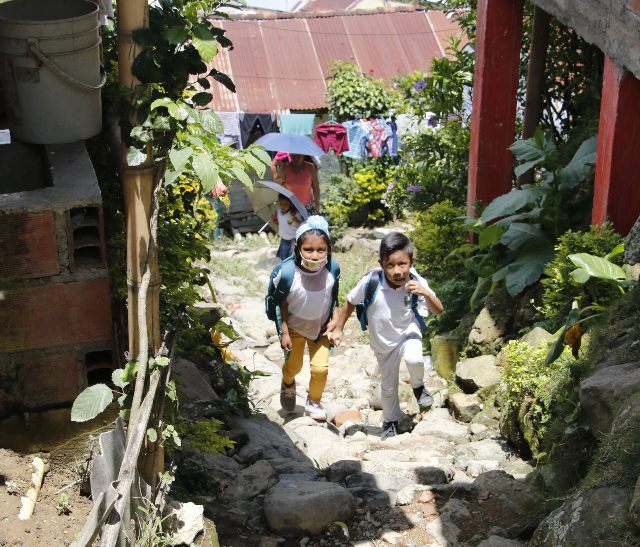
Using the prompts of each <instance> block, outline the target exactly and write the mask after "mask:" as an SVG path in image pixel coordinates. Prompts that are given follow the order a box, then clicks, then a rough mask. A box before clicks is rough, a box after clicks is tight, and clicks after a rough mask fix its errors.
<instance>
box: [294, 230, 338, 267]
mask: <svg viewBox="0 0 640 547" xmlns="http://www.w3.org/2000/svg"><path fill="white" fill-rule="evenodd" d="M310 235H311V236H320V237H321V238H323V239H324V241H325V243H326V244H327V257H330V256H331V239H330V238H329V236H328V235H327V234H326V233H325V232H323V231H322V230H318V229H317V228H311V229H310V230H307V231H306V232H304V233H303V234H302V235H301V236H300V237H299V238H298V240H297V241H296V246H295V248H294V255H295V262H296V264H298V265H300V259H301V255H300V247H301V246H302V242H303V241H304V239H305V238H306V237H307V236H310Z"/></svg>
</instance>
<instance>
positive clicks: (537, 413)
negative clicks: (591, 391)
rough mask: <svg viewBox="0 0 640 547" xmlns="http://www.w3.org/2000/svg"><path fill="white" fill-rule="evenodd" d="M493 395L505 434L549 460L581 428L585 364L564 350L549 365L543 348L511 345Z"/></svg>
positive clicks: (507, 346)
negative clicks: (580, 403)
mask: <svg viewBox="0 0 640 547" xmlns="http://www.w3.org/2000/svg"><path fill="white" fill-rule="evenodd" d="M503 352H504V356H505V361H506V365H505V367H504V370H503V375H502V382H501V384H500V386H499V390H498V393H497V396H498V400H499V402H500V410H501V413H502V423H503V424H504V428H503V430H504V432H505V434H507V435H508V436H509V438H510V439H511V440H512V442H514V443H516V444H517V445H518V446H519V448H520V449H521V450H525V452H526V451H527V450H529V451H531V453H532V455H533V456H534V457H535V458H536V459H537V460H538V461H544V462H546V461H548V460H549V459H550V455H551V454H552V453H553V452H555V451H556V450H557V446H558V445H559V444H561V443H563V442H564V440H565V435H567V434H568V433H571V432H572V431H574V430H577V429H579V428H580V427H581V424H580V419H581V413H580V410H581V409H580V406H579V397H578V389H579V385H580V380H581V379H582V378H583V377H584V374H585V363H584V362H583V361H579V360H576V359H574V358H573V357H572V356H571V354H570V352H569V351H568V350H567V351H565V353H564V354H563V355H562V356H561V357H560V358H559V359H558V360H556V361H555V362H553V363H552V364H551V365H546V364H545V358H546V354H547V349H546V348H534V347H532V346H530V345H529V344H527V343H526V342H521V341H511V342H509V343H508V344H507V345H506V346H505V348H504V349H503Z"/></svg>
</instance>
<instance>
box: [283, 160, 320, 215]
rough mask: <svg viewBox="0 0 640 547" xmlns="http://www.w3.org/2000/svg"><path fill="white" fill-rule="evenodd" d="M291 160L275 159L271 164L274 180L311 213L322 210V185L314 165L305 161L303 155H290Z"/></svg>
mask: <svg viewBox="0 0 640 547" xmlns="http://www.w3.org/2000/svg"><path fill="white" fill-rule="evenodd" d="M290 157H291V160H290V161H286V160H284V159H274V160H273V162H272V164H271V170H272V174H273V180H274V181H275V182H278V183H280V184H282V186H284V187H285V188H287V189H289V190H291V191H292V192H293V193H294V194H295V195H296V197H297V198H298V199H299V200H300V201H301V202H302V203H303V204H304V206H305V207H306V208H307V210H308V211H309V212H310V213H318V211H319V210H320V183H319V182H318V169H317V167H316V166H315V164H314V163H311V162H308V161H305V156H304V155H302V154H290Z"/></svg>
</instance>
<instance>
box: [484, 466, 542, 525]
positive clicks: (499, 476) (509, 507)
mask: <svg viewBox="0 0 640 547" xmlns="http://www.w3.org/2000/svg"><path fill="white" fill-rule="evenodd" d="M474 486H475V487H476V488H477V489H478V490H486V491H488V492H489V493H490V495H491V498H495V499H496V500H497V501H499V503H500V504H501V505H502V506H503V510H504V511H505V512H508V513H510V514H511V515H512V516H513V517H516V518H515V519H514V520H516V521H517V523H518V524H517V525H516V529H515V530H514V532H515V533H516V535H520V534H521V533H524V532H526V531H529V533H531V531H532V530H533V529H534V528H535V527H536V526H537V525H538V523H539V522H540V521H541V520H542V518H543V517H544V515H545V504H544V498H543V497H542V495H541V493H540V492H539V491H538V489H537V488H536V487H535V486H534V485H533V484H530V483H527V482H524V481H521V480H517V479H515V478H514V477H513V476H511V475H509V474H508V473H505V472H504V471H489V472H487V473H483V474H481V475H480V476H479V477H478V478H477V479H476V480H475V482H474Z"/></svg>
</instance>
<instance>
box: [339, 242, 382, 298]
mask: <svg viewBox="0 0 640 547" xmlns="http://www.w3.org/2000/svg"><path fill="white" fill-rule="evenodd" d="M334 257H335V259H336V260H337V261H338V263H339V264H340V293H339V295H338V298H339V301H340V303H343V302H344V301H345V300H346V298H347V294H348V293H349V291H350V290H351V289H353V287H355V286H356V284H357V283H358V281H360V279H361V278H362V276H363V275H364V274H365V273H367V272H368V271H369V270H371V269H372V268H375V267H377V266H378V255H377V254H375V253H364V252H346V253H342V252H336V253H334Z"/></svg>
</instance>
